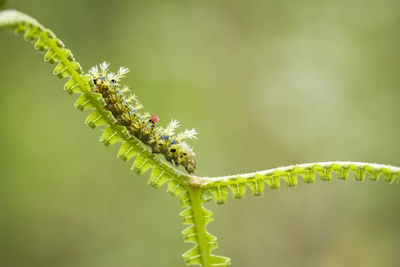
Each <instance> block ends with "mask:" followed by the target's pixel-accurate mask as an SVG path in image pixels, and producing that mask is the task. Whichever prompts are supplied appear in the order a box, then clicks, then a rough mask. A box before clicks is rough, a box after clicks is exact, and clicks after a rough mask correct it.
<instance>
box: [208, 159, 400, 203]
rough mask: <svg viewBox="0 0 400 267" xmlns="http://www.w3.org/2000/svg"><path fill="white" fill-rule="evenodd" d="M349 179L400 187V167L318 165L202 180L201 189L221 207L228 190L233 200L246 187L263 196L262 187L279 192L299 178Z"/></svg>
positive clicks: (312, 164) (349, 164) (304, 165)
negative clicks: (282, 186)
mask: <svg viewBox="0 0 400 267" xmlns="http://www.w3.org/2000/svg"><path fill="white" fill-rule="evenodd" d="M351 176H353V178H354V179H355V180H357V181H360V182H363V181H364V180H365V179H367V180H372V181H378V180H384V181H385V182H388V183H393V182H396V183H398V184H400V168H399V167H392V166H389V165H382V164H374V163H361V162H319V163H307V164H299V165H292V166H288V167H281V168H275V169H271V170H266V171H259V172H253V173H247V174H238V175H231V176H223V177H214V178H201V189H202V190H203V192H204V194H206V195H207V194H208V195H212V196H213V197H214V200H215V202H216V203H218V204H224V203H225V202H226V200H227V197H228V191H229V190H228V188H229V189H230V190H231V192H232V195H233V197H234V198H243V197H244V195H245V193H246V188H247V186H248V187H249V188H250V190H251V191H252V193H253V195H254V196H262V195H263V194H264V187H265V185H267V186H268V188H269V189H273V190H274V189H279V188H280V186H281V181H283V182H285V185H286V186H288V187H294V186H296V185H297V183H298V178H303V180H304V182H305V183H308V184H309V183H314V182H315V180H316V179H318V178H319V179H321V180H322V181H331V180H332V179H333V178H337V179H339V180H347V179H349V178H350V177H351Z"/></svg>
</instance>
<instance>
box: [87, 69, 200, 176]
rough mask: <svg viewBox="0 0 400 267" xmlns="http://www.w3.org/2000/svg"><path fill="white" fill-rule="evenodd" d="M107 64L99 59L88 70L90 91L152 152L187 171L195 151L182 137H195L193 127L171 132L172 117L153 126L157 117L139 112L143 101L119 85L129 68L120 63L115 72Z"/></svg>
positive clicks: (190, 169)
mask: <svg viewBox="0 0 400 267" xmlns="http://www.w3.org/2000/svg"><path fill="white" fill-rule="evenodd" d="M108 68H109V64H108V63H107V62H103V63H101V64H100V65H99V66H94V67H92V68H91V69H90V70H89V75H90V76H91V77H92V79H93V83H94V85H95V86H94V87H93V88H92V91H93V92H96V93H100V94H101V95H102V96H103V99H104V101H105V103H106V109H107V110H109V111H111V113H112V114H113V116H114V118H115V120H116V121H117V123H118V124H119V125H122V126H125V127H126V128H127V130H128V132H129V133H130V134H131V135H133V136H135V137H136V138H138V139H139V140H140V141H142V142H143V143H144V144H146V145H147V146H149V147H150V148H151V151H152V153H156V154H163V155H164V157H165V159H166V160H167V161H168V162H170V163H171V164H174V165H175V166H183V167H184V168H185V169H186V171H187V172H188V173H189V174H192V173H194V171H195V169H196V165H197V164H196V154H195V153H194V152H193V149H192V148H191V147H190V146H189V145H188V144H187V143H186V142H185V141H184V140H186V139H197V137H196V136H197V131H196V130H195V129H191V130H188V129H186V130H185V131H183V132H180V133H178V134H176V135H175V130H176V128H178V127H179V122H178V121H177V120H172V121H171V122H170V123H169V124H168V125H167V127H165V128H163V127H162V126H157V122H158V121H159V118H158V117H157V116H151V115H150V114H149V113H146V112H144V113H142V112H140V110H141V109H142V108H143V105H142V104H141V103H140V102H139V100H138V99H137V98H136V96H135V95H134V94H131V95H129V96H127V93H128V92H129V91H130V90H129V88H128V87H126V86H123V87H121V85H120V83H119V82H120V81H121V79H122V78H123V77H125V75H126V74H127V73H128V72H129V70H128V69H127V68H124V67H120V68H119V70H118V72H117V73H113V72H109V71H108Z"/></svg>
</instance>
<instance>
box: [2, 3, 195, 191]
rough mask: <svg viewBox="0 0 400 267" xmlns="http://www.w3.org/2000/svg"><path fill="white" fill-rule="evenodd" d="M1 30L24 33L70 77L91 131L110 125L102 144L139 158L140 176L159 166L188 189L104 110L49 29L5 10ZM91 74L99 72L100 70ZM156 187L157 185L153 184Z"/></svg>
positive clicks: (60, 73)
mask: <svg viewBox="0 0 400 267" xmlns="http://www.w3.org/2000/svg"><path fill="white" fill-rule="evenodd" d="M0 28H11V29H15V31H16V33H18V34H23V35H24V37H25V39H26V40H27V41H30V42H32V43H34V47H35V48H36V49H37V50H39V51H43V52H45V61H47V62H49V63H51V64H55V63H56V67H55V69H54V74H55V75H57V76H58V77H59V78H69V79H68V81H67V83H66V84H65V86H64V88H65V90H66V91H67V92H68V93H70V94H80V97H79V98H78V100H77V101H76V102H75V106H76V107H77V108H78V109H79V110H82V111H84V110H91V113H90V114H89V116H88V117H87V119H86V124H87V125H89V126H90V127H91V128H96V127H99V126H103V125H104V126H106V129H105V130H104V132H103V134H102V136H101V138H100V141H101V142H102V143H104V144H105V145H112V144H114V143H118V142H122V143H123V144H122V145H121V148H120V150H119V153H118V157H119V158H121V159H123V160H125V161H128V160H130V159H131V158H133V157H134V156H138V157H137V158H136V160H135V161H134V163H133V166H132V169H133V170H135V171H136V172H137V173H144V172H145V171H147V170H148V169H150V168H155V167H157V168H158V169H160V170H162V172H163V176H166V177H169V180H171V179H174V180H176V181H177V182H178V183H181V184H183V185H185V186H186V184H187V181H188V180H189V178H188V176H187V175H185V174H184V173H182V172H180V171H178V170H175V169H173V168H171V167H170V166H168V165H167V164H166V163H164V162H163V161H162V160H160V159H159V158H157V157H156V156H154V155H153V154H152V153H151V152H150V151H149V150H148V149H147V148H146V147H145V146H144V145H143V144H142V143H141V142H140V141H139V140H138V139H136V138H135V137H134V136H131V135H129V134H128V132H127V130H126V128H125V127H122V126H119V125H117V124H116V121H115V119H114V118H113V116H112V114H111V112H110V111H108V110H106V109H105V108H104V105H105V103H104V101H103V99H102V97H101V95H100V94H97V93H93V92H92V91H91V88H92V87H93V82H92V80H91V78H90V76H89V75H83V72H82V68H81V66H80V65H79V63H78V62H76V61H75V59H74V57H73V55H72V53H71V51H70V50H68V49H66V48H65V46H64V44H63V42H62V41H61V40H59V39H58V38H57V37H56V36H55V35H54V33H52V32H51V31H50V30H49V29H46V28H44V27H43V26H42V25H41V24H40V23H39V22H37V21H36V20H35V19H33V18H31V17H29V16H27V15H26V14H24V13H21V12H19V11H16V10H5V11H1V12H0ZM108 66H109V63H107V62H103V63H102V64H101V65H100V71H101V72H105V71H106V70H107V69H108ZM91 71H94V72H98V71H99V70H98V69H97V70H96V69H92V70H91ZM126 72H127V69H125V68H123V69H120V70H119V75H120V76H121V75H124V74H125V73H126ZM152 184H153V182H152Z"/></svg>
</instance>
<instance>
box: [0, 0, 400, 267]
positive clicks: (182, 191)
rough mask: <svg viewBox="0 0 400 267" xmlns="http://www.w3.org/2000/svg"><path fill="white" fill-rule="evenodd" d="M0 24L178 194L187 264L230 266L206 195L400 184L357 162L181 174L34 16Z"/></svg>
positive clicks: (9, 14)
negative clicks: (218, 252) (337, 182)
mask: <svg viewBox="0 0 400 267" xmlns="http://www.w3.org/2000/svg"><path fill="white" fill-rule="evenodd" d="M0 3H1V2H0ZM0 28H10V29H14V30H15V32H16V33H18V34H23V35H24V37H25V39H26V40H27V41H29V42H32V43H33V44H34V47H35V49H37V50H39V51H43V52H45V56H44V59H45V61H46V62H49V63H50V64H56V67H55V69H54V74H55V75H56V76H57V77H59V78H60V79H62V78H67V79H68V81H67V82H66V84H65V85H64V89H65V91H66V92H68V93H69V94H79V97H78V99H77V100H76V102H75V107H76V108H78V109H79V110H81V111H86V110H89V112H90V114H89V115H88V117H87V119H86V121H85V123H86V124H87V125H88V126H89V127H91V128H97V127H103V128H104V129H103V133H102V135H101V137H100V142H102V143H103V144H105V145H106V146H111V145H113V144H116V143H122V144H120V148H119V151H118V155H117V157H118V158H120V159H122V160H124V161H130V160H131V159H134V161H133V163H132V170H134V171H135V172H137V173H138V174H144V173H145V172H147V171H149V170H151V172H150V173H149V177H150V178H149V180H148V183H149V185H151V186H152V187H154V188H156V189H158V188H160V187H161V186H163V185H164V184H168V186H167V192H168V193H170V194H171V195H172V196H173V197H176V198H178V200H179V201H180V203H181V205H182V207H183V208H185V210H183V211H182V212H181V213H180V216H181V217H182V220H183V224H185V225H188V228H186V229H185V230H184V231H183V232H182V234H183V237H184V240H185V242H189V243H194V244H195V246H194V247H193V248H192V249H190V250H189V251H187V252H186V253H184V255H183V258H184V260H185V262H186V263H187V264H188V265H202V266H230V259H229V258H226V257H221V256H215V255H213V254H212V251H213V250H214V249H215V248H217V242H216V240H217V238H216V237H215V236H213V235H211V234H210V233H208V232H207V230H206V226H207V224H208V223H210V222H211V221H212V220H213V214H212V212H211V211H209V210H207V209H206V208H204V203H205V202H207V201H209V200H211V199H212V198H214V200H215V202H216V203H218V204H224V203H226V201H227V198H228V194H229V191H231V193H232V196H233V198H236V199H241V198H244V196H245V194H246V191H247V187H249V188H250V191H251V192H252V194H253V195H254V196H262V195H263V194H264V189H265V186H268V188H270V189H273V190H274V189H278V188H280V186H281V181H283V182H284V183H285V185H286V186H288V187H294V186H296V185H297V184H298V178H299V177H300V178H303V180H304V182H305V183H314V182H315V181H316V180H317V179H321V180H323V181H331V180H332V179H333V178H337V179H341V180H346V179H349V177H351V176H353V177H354V179H355V180H357V181H361V182H363V181H364V180H366V179H367V180H373V181H379V180H384V181H386V182H388V183H393V182H396V183H400V168H398V167H391V166H387V165H379V164H367V163H357V162H324V163H311V164H300V165H294V166H289V167H283V168H276V169H272V170H267V171H260V172H256V173H249V174H241V175H232V176H226V177H215V178H209V177H196V176H191V175H187V174H184V173H182V172H180V171H178V170H176V169H174V168H172V167H171V166H170V165H168V164H167V163H165V162H164V161H162V160H160V159H159V158H158V157H157V156H156V155H155V154H152V153H151V152H150V151H149V149H148V148H147V147H146V146H145V145H144V144H143V143H141V142H140V141H139V140H138V139H137V138H135V137H134V136H131V135H130V134H129V133H128V131H127V129H126V128H125V127H123V126H120V125H117V124H116V121H115V119H114V117H113V116H112V114H111V112H110V111H108V110H106V109H105V107H104V105H105V102H104V100H103V98H102V96H101V95H100V94H97V93H93V92H92V91H91V88H92V87H93V86H94V85H93V82H92V79H91V77H90V76H88V75H85V74H83V71H82V69H81V67H80V65H79V63H78V62H76V61H75V59H74V57H73V55H72V53H71V51H70V50H68V49H66V48H65V46H64V44H63V43H62V42H61V41H60V40H59V39H58V38H57V37H56V36H55V35H54V34H53V33H52V32H51V31H50V30H48V29H46V28H44V27H43V26H42V25H41V24H39V23H38V22H37V21H36V20H35V19H33V18H31V17H29V16H27V15H25V14H23V13H21V12H18V11H13V10H6V11H2V12H0Z"/></svg>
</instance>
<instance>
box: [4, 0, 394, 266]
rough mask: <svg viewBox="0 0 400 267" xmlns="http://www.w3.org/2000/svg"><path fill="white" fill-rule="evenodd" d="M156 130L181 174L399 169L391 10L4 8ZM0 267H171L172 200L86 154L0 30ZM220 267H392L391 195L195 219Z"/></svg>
mask: <svg viewBox="0 0 400 267" xmlns="http://www.w3.org/2000/svg"><path fill="white" fill-rule="evenodd" d="M10 2H11V3H9V4H8V7H10V8H15V9H19V10H21V11H24V12H27V13H28V14H30V15H32V16H33V17H36V18H37V19H38V20H39V21H40V22H41V23H43V24H44V25H45V26H47V27H49V28H51V29H52V30H53V31H54V32H55V33H56V35H57V36H58V37H59V38H61V39H62V40H63V41H64V42H65V43H66V45H67V47H68V48H70V49H71V50H72V51H73V53H74V55H75V57H76V58H77V60H78V61H79V62H80V63H81V64H82V66H83V68H84V69H85V70H87V69H88V68H89V67H90V66H92V65H94V64H97V63H99V62H101V61H103V60H107V61H110V62H111V63H112V67H114V68H117V67H119V66H120V65H122V66H127V67H129V68H130V69H131V70H132V72H131V73H130V74H129V75H128V76H127V78H125V80H124V83H125V84H127V85H129V86H130V87H131V88H133V90H134V92H135V93H136V94H137V95H138V96H139V99H140V100H141V101H142V102H143V104H144V106H145V108H146V110H148V111H150V112H152V113H154V114H157V115H159V117H160V118H161V121H160V123H161V124H163V125H165V124H166V123H167V122H168V121H169V120H170V119H172V118H177V119H178V120H180V121H181V124H182V125H183V127H184V128H185V127H187V128H192V127H195V128H196V129H198V132H199V139H198V140H196V141H193V142H191V144H192V145H193V146H194V149H195V151H196V152H197V155H198V170H197V172H196V174H197V175H207V176H216V175H228V174H234V173H243V172H250V171H255V170H262V169H269V168H274V167H278V166H284V165H289V164H294V163H304V162H316V161H329V160H353V161H364V162H379V163H387V164H392V165H397V166H400V157H399V150H400V142H399V136H400V125H399V115H400V105H399V100H400V90H399V89H400V88H399V87H400V73H399V69H400V63H399V62H400V53H399V52H400V48H399V47H400V35H399V28H400V2H399V1H398V0H382V1H365V0H362V1H361V0H356V1H345V0H336V1H317V0H303V1H298V0H289V1H277V0H276V1H264V0H258V1H256V0H251V1H249V0H197V1H191V0H185V1H178V0H159V1H155V0H147V1H118V0H115V1H81V0H69V1H52V0H35V1H30V0H14V1H10ZM0 47H1V49H0V50H1V52H0V79H1V82H0V112H1V113H0V114H1V116H0V127H1V128H0V144H1V153H0V266H18V267H19V266H35V267H36V266H54V267H64V266H65V267H66V266H75V267H87V266H97V267H102V266H121V267H122V266H143V267H147V266H149V267H150V266H174V267H175V266H184V263H183V261H182V259H181V254H182V253H183V252H184V251H186V250H187V249H189V248H191V247H192V244H185V243H183V239H182V236H181V234H180V232H181V231H182V230H183V229H184V228H185V227H184V226H183V225H182V224H181V219H180V217H179V216H178V213H179V212H180V211H181V208H180V207H179V204H178V201H176V200H175V199H173V198H172V197H171V196H169V195H168V194H167V193H165V191H166V188H164V187H163V188H161V189H160V190H159V191H156V190H154V189H153V188H151V187H150V186H148V185H147V182H146V178H145V177H144V176H138V175H136V174H135V173H133V172H132V171H130V169H129V167H130V166H129V164H126V163H124V162H122V161H119V160H117V159H116V153H117V149H118V148H117V147H112V148H106V147H104V146H103V145H101V144H99V143H98V138H99V136H100V130H91V129H90V128H88V127H87V126H85V125H84V123H83V122H84V119H85V116H86V114H82V113H81V112H79V111H78V110H76V109H74V108H73V101H74V99H73V98H72V97H70V96H68V95H67V94H66V93H64V92H63V90H62V86H63V81H60V80H58V79H57V78H56V77H54V76H53V75H51V71H52V66H50V65H48V64H46V63H44V62H43V60H42V58H43V55H42V54H40V53H39V52H37V51H34V50H33V48H32V45H31V44H29V43H26V42H24V41H23V40H22V38H21V37H17V36H15V35H13V34H12V33H11V32H9V31H5V30H3V31H0ZM207 207H208V208H210V209H211V210H213V211H214V216H215V219H216V220H215V221H214V222H213V223H211V224H209V226H208V229H209V231H210V232H211V233H212V234H214V235H216V236H217V237H218V238H219V246H220V248H219V249H217V250H215V251H214V252H215V254H217V255H225V256H229V257H231V258H232V262H233V266H324V267H332V266H389V267H390V266H400V254H399V252H398V250H399V247H400V227H399V225H400V215H399V208H400V187H399V186H398V185H388V184H385V183H373V182H370V181H369V182H365V183H362V184H360V183H357V182H353V181H345V182H343V181H332V182H330V183H324V182H317V183H316V184H314V185H306V184H303V183H302V182H301V183H300V184H299V186H298V187H296V188H282V189H280V190H278V191H271V190H267V191H266V193H265V196H264V197H263V198H254V197H252V196H250V195H248V196H247V197H246V199H245V200H233V199H231V197H230V199H229V201H228V204H227V205H224V206H217V205H216V204H214V203H209V204H207Z"/></svg>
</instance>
